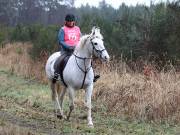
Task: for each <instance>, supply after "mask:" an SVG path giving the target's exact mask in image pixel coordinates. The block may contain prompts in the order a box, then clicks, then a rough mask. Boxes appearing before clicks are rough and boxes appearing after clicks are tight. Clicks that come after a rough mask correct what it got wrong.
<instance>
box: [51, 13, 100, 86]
mask: <svg viewBox="0 0 180 135" xmlns="http://www.w3.org/2000/svg"><path fill="white" fill-rule="evenodd" d="M80 37H81V31H80V28H79V27H78V26H76V25H75V16H74V15H73V14H67V15H66V17H65V24H64V26H63V27H62V28H61V29H60V30H59V34H58V41H59V45H60V50H61V54H62V55H65V56H67V55H71V54H72V53H73V52H74V49H75V47H76V45H77V44H78V42H79V41H80ZM58 76H59V73H58V72H56V71H55V75H54V78H53V82H54V83H55V82H56V80H57V78H58ZM99 77H100V76H99V75H95V77H94V82H95V81H96V80H97V79H98V78H99Z"/></svg>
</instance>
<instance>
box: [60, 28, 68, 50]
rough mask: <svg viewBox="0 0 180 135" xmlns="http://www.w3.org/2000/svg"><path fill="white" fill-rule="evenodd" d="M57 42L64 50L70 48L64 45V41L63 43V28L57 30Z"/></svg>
mask: <svg viewBox="0 0 180 135" xmlns="http://www.w3.org/2000/svg"><path fill="white" fill-rule="evenodd" d="M58 40H59V44H60V45H61V46H62V47H63V48H65V49H69V48H70V46H69V45H67V44H66V43H65V41H64V29H63V28H61V29H60V30H59V34H58Z"/></svg>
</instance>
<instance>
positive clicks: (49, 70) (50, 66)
mask: <svg viewBox="0 0 180 135" xmlns="http://www.w3.org/2000/svg"><path fill="white" fill-rule="evenodd" d="M60 55H61V53H60V52H55V53H53V54H52V55H51V56H50V57H49V58H48V60H47V62H46V67H45V68H46V75H47V77H48V78H49V79H52V78H53V76H54V63H55V61H56V60H57V58H58V57H59V56H60Z"/></svg>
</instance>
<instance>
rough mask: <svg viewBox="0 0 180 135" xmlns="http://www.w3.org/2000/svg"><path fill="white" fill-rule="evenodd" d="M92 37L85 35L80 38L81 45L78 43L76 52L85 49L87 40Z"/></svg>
mask: <svg viewBox="0 0 180 135" xmlns="http://www.w3.org/2000/svg"><path fill="white" fill-rule="evenodd" d="M89 36H90V35H87V34H86V35H83V36H82V37H81V38H80V41H79V43H78V45H77V47H76V50H79V49H81V48H83V47H84V45H85V43H86V41H87V39H88V37H89Z"/></svg>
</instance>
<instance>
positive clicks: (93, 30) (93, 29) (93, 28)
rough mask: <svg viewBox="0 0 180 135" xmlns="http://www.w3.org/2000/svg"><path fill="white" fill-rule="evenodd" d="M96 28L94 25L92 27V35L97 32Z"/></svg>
mask: <svg viewBox="0 0 180 135" xmlns="http://www.w3.org/2000/svg"><path fill="white" fill-rule="evenodd" d="M95 29H96V26H93V27H92V30H91V32H92V33H91V34H92V35H94V34H95Z"/></svg>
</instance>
